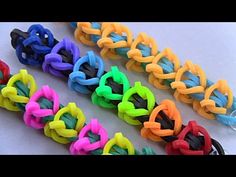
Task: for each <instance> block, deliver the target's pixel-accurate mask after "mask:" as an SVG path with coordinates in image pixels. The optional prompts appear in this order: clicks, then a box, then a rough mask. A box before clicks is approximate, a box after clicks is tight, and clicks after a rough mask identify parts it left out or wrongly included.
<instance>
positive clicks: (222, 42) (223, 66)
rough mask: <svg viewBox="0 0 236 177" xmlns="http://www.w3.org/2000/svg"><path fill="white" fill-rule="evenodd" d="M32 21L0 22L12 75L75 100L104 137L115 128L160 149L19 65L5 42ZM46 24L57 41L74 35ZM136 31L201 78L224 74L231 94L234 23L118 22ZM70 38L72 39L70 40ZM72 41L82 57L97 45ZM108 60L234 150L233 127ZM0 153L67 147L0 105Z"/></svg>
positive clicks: (159, 148)
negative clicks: (24, 75) (195, 68)
mask: <svg viewBox="0 0 236 177" xmlns="http://www.w3.org/2000/svg"><path fill="white" fill-rule="evenodd" d="M31 24H34V23H32V22H31V23H0V59H2V60H4V61H5V62H6V63H7V64H8V65H9V66H10V69H11V73H12V74H15V73H16V72H18V71H19V70H20V69H22V68H26V69H27V70H28V72H29V73H30V74H32V75H34V76H35V78H36V81H37V84H38V88H41V86H43V85H45V84H48V85H49V86H51V87H52V88H54V89H55V90H56V91H57V92H58V94H59V96H60V101H61V103H62V104H64V105H66V104H67V103H68V102H76V104H77V105H78V106H79V107H80V108H81V109H82V110H83V111H84V114H85V115H86V117H87V122H88V120H90V119H91V118H93V117H96V118H98V119H99V121H100V122H101V123H102V124H103V126H104V127H105V128H106V129H107V131H108V133H109V137H112V136H113V135H114V133H115V132H118V131H121V132H122V133H123V134H124V135H126V136H127V137H128V138H129V139H130V140H131V141H132V142H133V144H134V146H135V147H136V148H137V149H139V150H140V149H141V148H142V147H144V146H151V147H152V148H153V149H154V150H155V151H156V153H157V154H165V151H164V143H155V142H151V141H150V140H145V139H143V138H142V137H141V136H140V132H139V128H137V127H134V126H131V125H128V124H126V123H125V122H123V121H122V120H120V119H119V118H118V117H117V115H116V114H115V112H113V111H111V110H106V109H102V108H100V107H98V106H96V105H93V104H92V103H91V101H90V99H89V97H88V96H84V95H82V94H78V93H75V92H72V91H70V90H69V88H68V87H67V83H66V82H65V81H63V80H60V79H59V78H56V77H54V76H51V75H50V74H48V73H43V72H42V70H40V69H35V68H33V67H29V66H25V65H23V64H21V63H20V62H19V61H18V59H17V57H16V55H15V50H14V49H13V48H12V47H11V44H10V35H9V34H10V32H11V30H12V29H13V28H19V29H21V30H24V31H26V30H27V29H28V27H29V26H30V25H31ZM41 24H42V25H44V26H46V27H47V28H49V29H50V30H51V31H52V32H53V34H54V36H55V37H56V39H58V40H61V39H63V37H65V36H67V37H69V38H70V39H72V40H74V37H73V30H72V28H71V27H70V26H69V24H65V23H41ZM124 24H125V25H127V26H128V27H129V28H130V29H131V30H132V31H133V33H134V36H137V34H138V33H139V32H147V33H148V34H149V35H150V36H152V37H153V38H154V39H155V40H156V41H157V43H158V47H159V49H160V50H163V49H164V48H166V47H170V48H171V49H172V50H173V51H174V52H175V53H176V54H177V56H178V57H179V58H180V60H181V63H184V61H185V60H186V59H191V60H192V61H193V62H194V63H196V64H199V65H200V66H202V68H203V70H204V71H205V72H206V74H207V77H208V78H209V79H210V80H212V81H217V80H219V79H226V80H227V81H228V83H229V85H230V87H231V89H232V90H233V92H234V93H236V84H235V76H236V70H235V68H236V55H235V52H236V33H235V32H236V23H124ZM74 41H75V40H74ZM77 44H78V46H79V48H80V51H81V56H83V55H84V54H85V53H86V52H87V51H88V50H91V49H92V50H94V51H96V53H98V52H99V50H98V49H95V48H91V47H86V46H84V45H82V44H80V43H78V42H77ZM111 65H118V66H119V68H120V70H121V71H123V72H124V73H126V74H127V75H128V78H129V79H130V81H131V84H133V83H134V82H135V81H141V82H142V84H143V85H145V86H148V87H149V88H150V89H151V90H152V91H153V93H154V94H155V96H156V99H157V102H158V103H160V101H161V100H163V99H171V100H174V101H175V103H176V105H177V107H178V108H179V110H180V112H181V114H182V118H183V122H184V124H186V123H187V122H188V121H189V120H197V122H198V123H199V124H200V125H203V126H204V127H205V128H206V129H207V130H208V131H209V133H210V135H211V136H212V137H213V138H215V139H216V140H218V141H219V142H220V143H221V144H222V145H223V147H224V149H225V150H226V151H227V152H228V153H229V154H236V140H235V139H236V131H233V130H232V129H231V128H229V127H226V126H224V125H222V124H220V123H218V122H217V121H210V120H207V119H204V118H202V117H201V116H199V115H198V114H197V113H196V112H194V111H193V109H192V108H191V107H190V106H187V105H186V104H184V103H181V102H178V101H176V100H175V99H174V97H173V96H172V95H171V93H170V92H168V91H165V90H158V89H156V88H154V87H153V86H152V85H150V84H149V83H148V81H147V77H146V76H145V75H143V74H137V73H133V72H128V71H127V70H126V69H125V67H124V65H123V64H122V62H120V61H106V70H108V69H109V68H110V66H111ZM0 141H1V143H0V154H69V151H68V146H65V145H62V144H58V143H56V142H54V141H53V140H52V139H50V138H47V137H45V136H44V135H43V132H42V131H39V130H35V129H33V128H30V127H27V126H26V125H25V124H24V122H23V120H22V114H21V113H16V112H10V111H7V110H4V109H2V108H1V112H0Z"/></svg>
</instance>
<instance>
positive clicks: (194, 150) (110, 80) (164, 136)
mask: <svg viewBox="0 0 236 177" xmlns="http://www.w3.org/2000/svg"><path fill="white" fill-rule="evenodd" d="M33 26H34V28H32V26H31V27H30V28H31V29H34V30H35V31H37V30H38V29H39V28H40V30H41V31H43V30H46V31H49V30H48V29H44V28H43V27H42V26H41V25H33ZM16 31H19V30H18V29H17V30H16V29H15V30H13V31H12V33H13V34H14V35H11V36H14V37H13V38H12V41H16V43H17V42H19V41H20V40H19V39H21V38H22V36H21V33H27V32H21V33H17V32H16ZM36 33H37V32H36ZM27 34H29V33H27ZM17 35H18V36H17ZM34 35H36V36H37V37H39V36H40V35H38V34H34ZM30 37H32V38H33V35H30ZM30 37H28V38H30ZM28 38H25V39H24V40H27V39H28ZM17 39H18V40H17ZM24 40H23V41H24ZM47 40H48V36H47V35H44V36H43V37H41V41H42V42H41V45H42V46H40V47H44V46H45V45H46V46H45V47H48V44H47V43H48V42H44V43H43V41H47ZM54 41H57V40H55V39H54ZM12 43H13V42H12ZM18 45H22V44H18ZM13 47H14V48H17V44H16V45H14V44H13ZM26 48H27V50H29V51H27V50H26V49H25V50H24V49H23V50H22V51H24V52H23V53H25V52H29V53H31V54H33V53H34V51H33V49H32V50H30V48H31V47H30V46H27V47H26ZM79 53H80V52H79V48H78V47H77V46H76V45H75V44H74V43H73V42H72V41H70V40H69V39H68V38H64V39H63V40H62V41H61V42H58V43H57V44H56V45H55V46H54V47H53V48H52V49H51V52H49V53H48V54H45V57H44V60H40V62H41V63H42V64H41V65H42V69H43V71H44V72H48V73H50V74H52V75H55V76H57V77H64V78H68V85H69V87H70V89H71V90H74V91H76V92H79V93H82V94H91V100H92V102H93V103H94V104H96V105H99V106H101V107H103V108H107V109H116V110H118V117H119V118H120V119H122V120H124V121H125V122H127V123H128V124H131V125H142V126H143V128H142V129H141V135H142V136H143V137H144V138H148V139H150V140H152V141H165V142H166V143H167V146H166V151H167V153H168V154H183V155H207V154H212V153H213V152H216V153H217V154H224V150H223V148H222V147H221V145H220V144H219V143H218V142H217V141H216V140H214V139H212V138H211V137H210V135H209V134H208V133H207V131H206V130H205V129H204V128H203V127H202V126H199V125H198V124H197V123H196V122H195V121H190V122H189V123H188V125H186V126H184V125H182V118H181V115H180V113H179V111H178V109H177V108H176V106H175V104H174V102H172V101H170V100H164V101H162V102H161V104H160V105H158V104H157V103H156V101H155V97H154V95H153V93H152V92H151V90H150V89H148V88H147V87H145V86H143V85H142V84H141V83H140V82H135V85H134V86H130V83H129V80H128V78H127V76H126V75H125V74H124V73H122V72H121V71H120V70H119V69H118V67H116V66H112V67H111V70H110V71H108V72H107V71H105V70H104V68H105V67H104V65H105V64H104V62H103V60H102V59H101V58H100V57H99V56H97V55H95V54H94V53H93V52H92V51H89V52H87V54H86V55H85V56H83V57H80V56H78V54H79ZM21 55H22V54H21ZM24 56H27V54H25V55H24ZM34 56H36V55H34ZM25 60H26V61H27V58H25ZM34 60H36V62H38V61H39V60H38V58H37V57H35V58H34ZM20 61H21V60H20ZM25 63H29V62H25ZM23 64H24V63H23ZM72 68H73V69H72Z"/></svg>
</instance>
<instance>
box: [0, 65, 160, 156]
mask: <svg viewBox="0 0 236 177" xmlns="http://www.w3.org/2000/svg"><path fill="white" fill-rule="evenodd" d="M0 73H1V75H0V76H1V77H0V79H1V84H0V107H2V108H5V109H7V110H10V111H21V112H23V113H24V116H23V117H24V122H25V124H26V125H27V126H29V127H32V128H35V129H39V130H41V129H43V130H44V134H45V135H46V136H47V137H49V138H52V139H53V140H54V141H56V142H58V143H61V144H70V153H71V154H73V155H102V154H103V155H107V154H109V155H154V154H155V152H154V151H153V150H152V149H151V148H150V147H145V148H143V150H142V152H139V151H137V150H136V149H135V148H134V145H133V144H132V143H131V142H130V140H129V139H127V138H126V137H124V136H123V134H122V133H121V132H118V133H116V134H115V136H114V137H113V138H111V139H110V140H109V139H108V134H107V131H106V129H105V128H104V127H103V126H102V125H101V124H100V123H99V122H98V119H91V121H90V123H89V124H86V123H85V120H86V118H85V116H84V114H83V112H82V111H81V109H80V108H78V107H77V106H76V104H75V103H69V104H68V105H67V106H63V105H62V104H60V102H59V96H58V94H57V93H56V92H55V90H53V89H52V88H50V87H49V86H47V85H45V86H43V87H42V88H41V89H40V90H38V91H37V85H36V82H35V79H34V77H33V76H32V75H30V74H28V73H27V70H24V69H22V70H20V72H19V73H17V74H15V75H13V76H10V74H9V73H10V72H9V67H8V66H7V65H6V64H5V63H4V62H3V61H0Z"/></svg>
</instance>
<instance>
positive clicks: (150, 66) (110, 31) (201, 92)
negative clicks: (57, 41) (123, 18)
mask: <svg viewBox="0 0 236 177" xmlns="http://www.w3.org/2000/svg"><path fill="white" fill-rule="evenodd" d="M73 26H74V27H75V26H76V27H75V28H76V29H75V38H76V39H77V40H79V41H80V42H82V43H84V44H86V45H90V46H93V45H94V44H97V45H98V46H99V47H100V48H102V50H101V55H102V57H103V58H111V59H115V58H118V56H117V55H119V56H122V57H124V58H127V59H130V60H129V61H128V62H127V64H126V67H127V69H128V70H134V71H138V72H141V71H146V72H148V73H149V82H150V83H152V84H153V85H154V86H155V87H157V88H159V89H169V88H172V89H174V90H175V94H174V96H175V98H176V99H177V100H180V101H182V102H185V103H187V104H193V109H194V110H196V111H197V112H198V113H199V114H200V115H201V116H203V117H205V118H208V119H215V118H216V119H217V120H218V121H219V122H221V123H222V124H225V125H227V126H228V125H235V124H236V120H235V118H234V117H232V116H230V115H226V109H228V110H229V109H231V110H232V111H234V110H236V99H235V97H233V95H232V91H231V90H230V88H229V87H228V85H227V83H226V82H224V84H223V85H224V87H227V91H225V90H222V89H221V90H220V88H219V87H217V88H216V89H215V91H213V92H211V95H210V98H206V97H207V96H206V92H207V90H208V88H209V85H208V84H207V82H208V80H207V79H206V76H205V73H204V72H203V70H202V69H201V68H200V67H199V66H198V65H194V64H192V63H191V62H190V61H187V62H186V63H185V65H184V66H181V65H180V61H179V59H178V57H177V56H176V55H175V54H174V53H173V52H172V51H171V50H170V49H169V48H167V49H165V50H164V51H162V52H159V51H158V48H157V45H156V43H155V41H154V40H153V38H151V37H149V36H147V35H146V34H145V33H140V34H139V35H138V37H137V38H136V39H134V40H132V34H131V32H130V31H129V30H128V28H127V27H125V26H124V25H121V24H118V23H96V22H92V23H88V22H79V23H77V24H76V25H75V24H74V25H73ZM94 36H96V40H95V38H94ZM130 41H131V43H130ZM209 82H211V81H209ZM219 82H221V81H219ZM217 83H218V82H217ZM217 83H216V84H215V86H216V85H218V84H217ZM212 84H213V83H212ZM224 91H225V92H224ZM216 92H218V94H216ZM224 100H226V101H227V104H225V105H223V104H221V103H222V102H224ZM201 101H202V103H200V102H201ZM206 102H208V104H205V103H206Z"/></svg>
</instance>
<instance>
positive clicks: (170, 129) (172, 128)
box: [65, 52, 224, 154]
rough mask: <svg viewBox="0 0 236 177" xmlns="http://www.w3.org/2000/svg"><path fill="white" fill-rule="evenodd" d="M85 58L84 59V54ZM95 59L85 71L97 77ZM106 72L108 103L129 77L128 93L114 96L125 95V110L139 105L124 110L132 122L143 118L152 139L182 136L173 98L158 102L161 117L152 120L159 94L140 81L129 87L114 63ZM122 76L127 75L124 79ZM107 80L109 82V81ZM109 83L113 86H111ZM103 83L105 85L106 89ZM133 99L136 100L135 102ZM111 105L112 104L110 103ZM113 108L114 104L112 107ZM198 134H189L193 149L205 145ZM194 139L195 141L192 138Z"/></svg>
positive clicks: (147, 132) (172, 140) (169, 139)
mask: <svg viewBox="0 0 236 177" xmlns="http://www.w3.org/2000/svg"><path fill="white" fill-rule="evenodd" d="M89 53H90V54H89V55H88V54H87V56H88V58H89V56H91V52H89ZM81 59H83V57H82V58H81ZM70 60H71V59H66V60H65V62H68V61H70ZM93 60H94V57H93ZM93 60H92V61H93ZM99 60H100V61H101V59H100V58H99ZM78 62H80V59H79V60H78V61H77V62H76V63H75V65H74V67H75V66H77V63H78ZM81 63H84V64H81ZM81 63H80V65H79V66H82V65H85V61H83V62H81ZM93 63H94V62H88V60H87V66H86V67H85V66H84V71H85V70H87V71H90V72H89V74H90V76H91V75H93V77H95V76H96V72H98V69H97V70H92V69H91V68H95V66H94V65H93ZM98 63H99V62H98ZM85 68H86V69H85ZM78 70H79V67H77V68H76V70H75V69H74V70H73V71H74V72H81V71H80V70H79V71H78ZM92 73H93V74H92ZM104 73H105V74H104V75H103V76H102V77H101V79H100V81H99V86H100V82H101V83H102V84H101V85H102V89H101V93H103V92H105V94H101V95H102V97H105V99H104V100H105V101H104V100H103V102H104V103H110V102H111V101H110V102H109V99H113V96H112V94H114V93H112V91H114V90H116V91H115V94H117V93H120V94H122V91H123V87H124V83H122V82H123V80H124V79H125V80H126V82H127V83H128V85H127V89H128V90H127V91H126V92H124V93H123V94H124V96H123V95H115V97H114V98H115V99H118V100H119V99H121V98H122V99H124V98H125V99H124V102H127V105H128V106H127V105H124V106H123V107H122V106H121V109H120V110H122V108H124V109H126V108H127V107H128V108H132V105H133V108H135V106H136V107H137V109H134V110H135V111H133V110H132V109H130V110H131V111H130V110H127V111H124V116H123V118H124V119H125V120H126V121H127V122H128V123H130V124H135V125H138V124H140V123H141V122H142V123H143V122H144V123H145V127H144V129H142V131H141V133H142V135H143V136H144V137H146V138H149V139H152V140H155V141H158V140H165V141H166V142H168V143H173V142H175V141H176V140H178V137H177V136H176V135H178V133H179V132H180V131H181V129H182V120H181V117H180V114H179V112H178V111H176V110H177V108H176V107H175V105H174V103H173V104H172V106H170V104H171V103H172V102H170V101H169V102H168V101H166V102H164V103H162V104H165V106H163V105H161V106H162V107H161V108H160V107H159V106H157V107H156V108H155V109H161V111H160V113H159V114H158V115H156V117H157V119H156V120H155V118H152V120H151V119H150V120H149V119H148V118H147V117H146V116H149V115H150V113H151V112H152V109H153V108H154V106H155V105H156V103H155V98H154V96H153V94H152V93H151V92H150V91H149V89H147V88H146V87H143V86H141V83H139V82H137V83H135V84H136V85H135V87H133V88H129V81H128V80H127V78H126V76H125V75H124V76H123V77H121V74H120V72H119V71H118V68H117V67H112V71H110V72H108V73H107V72H105V71H104ZM70 75H71V74H70ZM72 75H73V72H72ZM84 76H85V77H86V76H87V75H86V74H85V73H84ZM103 78H105V79H103ZM121 78H123V79H121ZM109 79H110V80H109ZM111 79H112V80H111ZM104 83H106V84H107V85H105V84H104ZM80 84H81V82H80ZM69 85H70V84H69ZM108 85H109V86H110V87H108ZM103 87H104V88H105V89H103ZM98 88H99V87H97V88H96V89H95V92H94V93H96V91H97V89H98ZM98 90H99V89H98ZM104 90H105V91H104ZM129 90H131V91H130V93H129ZM127 92H128V94H127V96H125V94H126V93H127ZM109 93H111V94H109ZM93 95H94V94H93ZM126 97H127V98H126ZM129 99H131V100H129ZM145 100H146V101H145ZM112 101H114V100H112ZM130 101H133V103H132V102H130ZM146 102H147V103H146ZM120 104H121V105H122V101H121V103H119V102H118V111H120V110H119V105H120ZM101 105H103V104H101ZM101 105H100V106H101ZM130 106H131V107H130ZM103 107H106V106H103ZM107 107H109V106H107ZM110 108H112V107H110ZM162 109H163V110H162ZM157 112H158V111H157ZM163 114H164V115H163ZM165 114H168V116H170V117H171V118H169V117H168V116H166V115H165ZM120 117H122V116H120ZM134 117H137V118H138V119H139V120H138V119H137V120H133V118H134ZM143 118H145V121H143V120H142V119H143ZM146 118H147V119H146ZM171 119H172V120H171ZM153 120H154V121H153ZM148 121H153V122H154V123H152V122H150V123H147V122H148ZM161 128H164V130H161ZM158 129H159V130H158ZM153 135H154V136H153ZM195 135H196V134H195ZM198 135H199V136H198V137H199V138H196V137H194V135H192V134H188V135H186V137H185V139H187V140H186V141H188V142H189V147H188V148H189V149H190V150H191V149H201V146H203V145H202V142H201V141H200V140H199V139H202V136H201V132H199V134H198ZM153 137H154V138H153ZM208 137H209V136H208ZM158 138H159V139H158ZM193 139H194V141H195V142H192V140H193ZM209 141H210V142H211V140H209ZM212 141H213V140H212ZM203 143H204V142H203ZM210 146H211V145H210ZM179 148H181V147H179ZM218 149H221V152H220V153H219V154H224V151H223V150H222V148H218ZM201 152H202V154H207V153H210V151H208V152H206V151H204V150H202V151H201ZM186 154H187V153H186Z"/></svg>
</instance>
